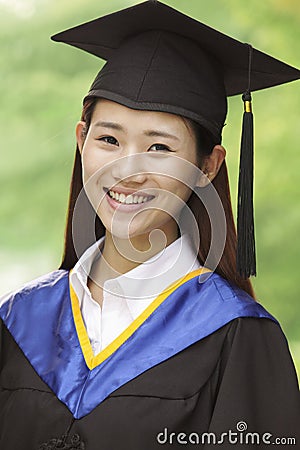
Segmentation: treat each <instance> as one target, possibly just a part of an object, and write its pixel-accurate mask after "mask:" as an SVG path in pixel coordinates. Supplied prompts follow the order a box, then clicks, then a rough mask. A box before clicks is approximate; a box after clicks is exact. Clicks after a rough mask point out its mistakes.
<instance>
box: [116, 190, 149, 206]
mask: <svg viewBox="0 0 300 450" xmlns="http://www.w3.org/2000/svg"><path fill="white" fill-rule="evenodd" d="M108 193H109V196H110V197H111V198H113V199H115V200H117V201H118V202H120V203H123V204H126V205H132V204H134V203H135V204H137V203H145V202H147V201H148V200H149V197H143V196H141V195H132V194H129V195H125V194H123V193H122V194H119V193H118V192H114V191H108Z"/></svg>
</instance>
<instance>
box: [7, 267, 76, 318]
mask: <svg viewBox="0 0 300 450" xmlns="http://www.w3.org/2000/svg"><path fill="white" fill-rule="evenodd" d="M68 274H69V272H68V271H66V270H55V271H53V272H50V273H47V274H45V275H42V276H41V277H39V278H36V279H34V280H32V281H30V282H28V283H26V284H25V285H23V286H22V287H21V288H20V289H17V290H15V291H12V292H9V293H7V294H5V295H3V296H1V297H0V312H1V311H3V310H4V309H7V307H9V308H11V307H12V305H13V304H15V303H18V302H19V301H21V300H26V299H29V298H34V297H36V296H39V295H43V294H44V293H45V292H48V291H49V290H50V289H51V290H55V291H57V290H61V289H62V288H63V286H64V285H65V284H66V282H67V281H68ZM67 284H68V283H67ZM53 288H54V289H53Z"/></svg>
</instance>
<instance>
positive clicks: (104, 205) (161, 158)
mask: <svg viewBox="0 0 300 450" xmlns="http://www.w3.org/2000/svg"><path fill="white" fill-rule="evenodd" d="M84 125H85V124H84V122H79V124H78V125H77V141H78V145H79V149H80V151H81V155H82V168H83V182H84V187H85V190H86V193H87V195H88V198H89V199H90V201H91V203H92V205H93V207H94V209H95V211H96V213H97V215H98V216H99V218H100V220H101V221H102V223H103V224H104V226H105V228H106V229H107V230H108V231H109V232H110V233H111V234H113V235H116V236H118V237H120V238H129V237H130V238H131V237H133V236H137V235H140V236H141V235H147V236H148V235H149V233H150V232H151V231H153V230H155V229H160V230H161V231H163V232H164V233H165V235H166V238H167V240H168V235H169V234H170V233H172V232H174V230H176V233H177V225H176V218H177V217H178V215H179V213H180V211H181V209H182V207H183V206H184V204H185V202H186V201H187V200H188V198H189V196H190V194H191V189H190V188H189V187H188V186H187V185H186V184H185V182H187V183H192V180H191V177H193V176H195V169H196V167H195V165H196V164H197V154H196V143H195V139H194V135H193V132H192V130H191V129H190V127H189V125H188V123H187V122H185V121H184V120H183V119H182V118H181V117H179V116H176V115H173V114H168V113H161V112H152V111H138V110H134V109H130V108H127V107H125V106H122V105H120V104H118V103H115V102H112V101H109V100H102V99H101V100H99V101H98V102H97V104H96V106H95V109H94V112H93V115H92V119H91V124H90V127H89V130H88V133H87V135H86V137H85V138H84V137H83V135H82V130H83V128H84ZM193 171H194V173H193Z"/></svg>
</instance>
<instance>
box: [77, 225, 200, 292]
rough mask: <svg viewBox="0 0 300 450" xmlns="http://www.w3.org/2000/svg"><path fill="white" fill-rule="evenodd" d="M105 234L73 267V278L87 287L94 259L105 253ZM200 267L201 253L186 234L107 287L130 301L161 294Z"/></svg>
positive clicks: (107, 282)
mask: <svg viewBox="0 0 300 450" xmlns="http://www.w3.org/2000/svg"><path fill="white" fill-rule="evenodd" d="M104 239H105V237H102V238H101V239H99V240H98V241H97V242H95V243H94V244H93V245H91V247H89V248H88V249H87V250H86V251H85V252H84V254H83V255H82V256H81V257H80V259H79V260H78V262H77V263H76V265H75V266H74V268H73V270H72V278H74V277H76V276H77V278H78V279H79V280H80V281H81V284H82V285H83V287H84V289H85V290H86V291H88V288H87V278H88V274H89V273H90V270H91V267H92V264H93V262H94V261H95V260H96V258H98V257H99V256H100V255H101V251H100V248H101V247H102V244H103V242H104ZM199 267H200V264H199V261H198V259H197V254H196V252H195V250H194V249H193V245H192V243H191V240H190V237H189V236H188V235H187V234H184V235H183V236H181V237H180V238H178V239H177V240H176V241H174V242H172V243H171V244H170V245H168V246H167V247H166V248H165V249H163V250H162V251H161V252H159V253H157V254H156V255H154V256H153V257H152V258H150V259H148V260H147V261H145V262H144V263H143V264H140V265H139V266H137V267H135V268H134V269H132V270H130V271H129V272H127V273H125V274H123V275H120V276H119V277H116V278H113V279H110V280H107V281H106V282H105V283H104V287H103V288H104V290H105V291H107V292H110V293H111V294H113V295H116V296H122V297H125V298H126V299H127V300H128V301H132V300H145V301H147V300H148V301H149V299H153V298H155V297H157V296H158V295H159V294H160V293H161V292H162V291H163V290H164V289H166V288H167V287H168V286H169V285H170V284H172V283H173V282H175V281H176V280H178V279H179V278H181V277H183V276H184V275H186V274H187V273H189V272H191V271H193V270H196V269H198V268H199Z"/></svg>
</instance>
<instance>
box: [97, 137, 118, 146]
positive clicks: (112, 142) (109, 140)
mask: <svg viewBox="0 0 300 450" xmlns="http://www.w3.org/2000/svg"><path fill="white" fill-rule="evenodd" d="M97 141H102V142H106V144H110V145H119V142H118V141H117V139H116V138H114V137H113V136H102V137H101V138H99V139H97Z"/></svg>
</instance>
